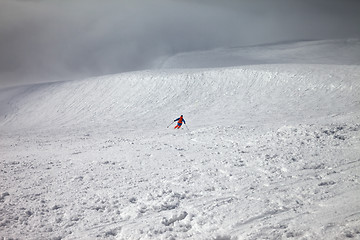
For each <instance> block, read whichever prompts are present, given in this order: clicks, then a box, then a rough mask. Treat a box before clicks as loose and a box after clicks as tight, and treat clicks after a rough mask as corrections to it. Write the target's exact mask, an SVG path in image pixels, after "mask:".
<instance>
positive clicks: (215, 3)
mask: <svg viewBox="0 0 360 240" xmlns="http://www.w3.org/2000/svg"><path fill="white" fill-rule="evenodd" d="M359 26H360V1H359V0H221V1H220V0H0V87H4V86H8V85H15V84H23V83H30V82H40V81H41V82H42V81H54V80H60V79H69V80H70V79H74V78H78V77H86V76H94V75H103V74H109V73H118V72H124V71H132V70H142V69H146V68H152V67H154V66H156V63H157V62H158V61H159V59H161V58H162V57H166V56H171V55H173V54H176V53H179V52H186V51H194V50H207V49H212V48H216V47H231V46H245V45H255V44H262V43H272V42H278V41H287V40H297V39H306V40H308V39H332V38H360V27H359Z"/></svg>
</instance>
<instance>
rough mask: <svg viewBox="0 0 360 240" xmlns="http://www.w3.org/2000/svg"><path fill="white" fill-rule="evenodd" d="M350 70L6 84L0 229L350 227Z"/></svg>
mask: <svg viewBox="0 0 360 240" xmlns="http://www.w3.org/2000/svg"><path fill="white" fill-rule="evenodd" d="M359 76H360V67H359V66H350V65H331V66H330V65H298V64H292V65H290V64H286V65H258V66H246V67H236V68H222V69H200V70H199V69H197V70H196V69H194V70H164V71H144V72H135V73H126V74H119V75H111V76H104V77H99V78H93V79H88V80H83V81H75V82H63V83H51V84H41V85H33V86H29V87H22V88H16V89H12V90H11V91H10V90H7V92H6V93H7V95H6V97H5V95H2V96H3V97H2V98H1V101H2V102H1V106H2V108H1V113H0V114H1V115H0V134H1V141H0V176H1V181H0V239H217V240H220V239H222V240H234V239H239V240H240V239H360V201H359V199H360V124H359V123H360V121H359V117H360V82H359ZM3 93H5V92H3ZM180 114H184V117H185V119H186V122H187V125H183V127H182V129H180V130H174V129H173V126H174V125H171V126H170V127H169V128H166V127H167V126H168V125H169V124H170V123H171V122H172V120H173V119H175V118H177V117H178V116H179V115H180Z"/></svg>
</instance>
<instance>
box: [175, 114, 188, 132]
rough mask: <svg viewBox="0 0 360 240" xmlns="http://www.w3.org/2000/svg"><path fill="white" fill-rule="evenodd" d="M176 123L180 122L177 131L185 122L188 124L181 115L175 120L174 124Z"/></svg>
mask: <svg viewBox="0 0 360 240" xmlns="http://www.w3.org/2000/svg"><path fill="white" fill-rule="evenodd" d="M176 121H178V123H177V125H176V126H175V127H174V128H177V129H180V128H181V125H182V123H183V122H184V123H185V124H186V122H185V119H184V118H183V115H181V116H180V117H179V118H177V119H175V120H174V122H176Z"/></svg>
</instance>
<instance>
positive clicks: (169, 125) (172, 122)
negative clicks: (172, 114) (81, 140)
mask: <svg viewBox="0 0 360 240" xmlns="http://www.w3.org/2000/svg"><path fill="white" fill-rule="evenodd" d="M174 122H175V121H173V122H172V123H170V125H169V126H167V128H169V127H170V126H171V125H172V124H173V123H174Z"/></svg>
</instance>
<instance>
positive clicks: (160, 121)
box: [0, 65, 360, 130]
mask: <svg viewBox="0 0 360 240" xmlns="http://www.w3.org/2000/svg"><path fill="white" fill-rule="evenodd" d="M359 75H360V67H359V66H329V65H258V66H247V67H245V66H244V67H237V68H220V69H198V70H166V71H144V72H134V73H125V74H118V75H109V76H103V77H97V78H92V79H87V80H83V81H73V82H61V83H49V84H41V85H33V86H30V87H23V88H22V90H21V94H18V95H16V94H15V95H13V96H12V97H11V98H10V97H8V98H7V99H6V101H3V104H4V102H5V103H6V104H5V105H6V106H7V107H6V108H3V109H6V111H5V112H3V113H2V115H1V116H0V128H1V129H2V130H9V129H10V130H11V129H13V130H14V129H18V130H20V129H37V128H59V127H74V126H76V127H79V126H84V127H86V126H97V125H111V124H117V125H121V126H122V127H124V128H134V127H136V126H139V125H141V124H142V121H144V120H145V121H149V120H150V119H151V120H150V121H151V125H152V127H164V126H165V125H166V124H167V123H168V122H169V121H170V120H172V118H174V117H176V116H177V115H179V114H184V115H185V116H189V117H190V116H191V120H192V122H193V124H195V125H197V124H198V125H199V124H201V121H203V120H204V119H208V120H207V121H208V122H210V123H211V122H213V123H214V122H219V121H220V122H221V121H225V122H227V123H228V124H236V123H241V124H248V123H254V122H262V123H265V122H267V121H270V122H279V121H282V122H284V121H285V122H286V121H292V120H296V119H299V118H301V119H302V120H306V119H316V118H319V117H324V118H329V117H334V116H346V115H348V114H353V113H358V112H359V96H360V94H359V93H360V90H359V89H360V88H359V87H360V83H359V81H358V76H359ZM15 92H16V91H15Z"/></svg>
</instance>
